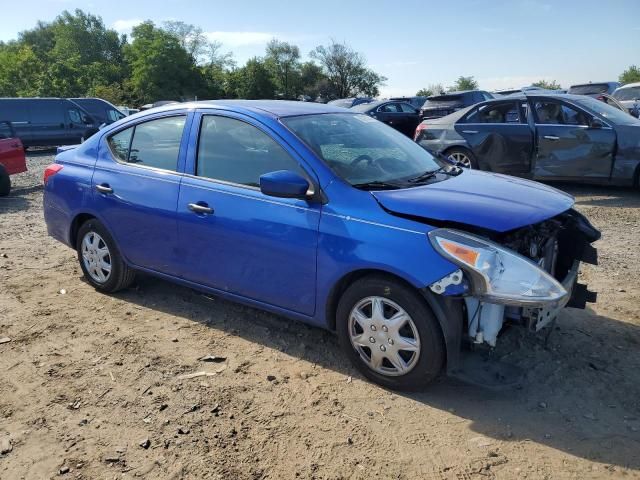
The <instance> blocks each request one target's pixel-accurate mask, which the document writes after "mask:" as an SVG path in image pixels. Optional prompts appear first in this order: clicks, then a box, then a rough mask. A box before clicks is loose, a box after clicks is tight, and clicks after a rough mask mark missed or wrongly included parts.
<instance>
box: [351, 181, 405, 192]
mask: <svg viewBox="0 0 640 480" xmlns="http://www.w3.org/2000/svg"><path fill="white" fill-rule="evenodd" d="M353 186H354V187H355V188H359V189H361V190H371V189H378V190H394V189H398V188H404V186H403V185H399V184H397V183H391V182H380V181H378V180H375V181H373V182H363V183H354V184H353Z"/></svg>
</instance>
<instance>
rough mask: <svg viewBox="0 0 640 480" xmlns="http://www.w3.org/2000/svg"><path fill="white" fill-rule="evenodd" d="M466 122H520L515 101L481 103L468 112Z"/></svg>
mask: <svg viewBox="0 0 640 480" xmlns="http://www.w3.org/2000/svg"><path fill="white" fill-rule="evenodd" d="M466 123H521V121H520V113H519V112H518V105H517V104H516V103H515V102H509V103H499V104H495V103H492V104H489V105H481V106H480V107H479V108H477V109H476V110H474V111H473V112H471V113H470V114H469V116H468V117H467V119H466Z"/></svg>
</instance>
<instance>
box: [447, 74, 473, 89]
mask: <svg viewBox="0 0 640 480" xmlns="http://www.w3.org/2000/svg"><path fill="white" fill-rule="evenodd" d="M477 89H478V82H476V79H475V78H473V77H472V76H469V77H464V76H460V77H458V80H456V82H455V83H454V84H453V86H452V87H450V88H449V90H454V91H459V90H477Z"/></svg>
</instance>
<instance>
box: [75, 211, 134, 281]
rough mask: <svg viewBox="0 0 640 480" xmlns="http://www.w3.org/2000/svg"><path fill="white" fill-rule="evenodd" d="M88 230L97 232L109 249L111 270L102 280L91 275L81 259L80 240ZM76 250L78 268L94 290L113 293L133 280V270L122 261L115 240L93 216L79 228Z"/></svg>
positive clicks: (81, 240)
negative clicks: (104, 279)
mask: <svg viewBox="0 0 640 480" xmlns="http://www.w3.org/2000/svg"><path fill="white" fill-rule="evenodd" d="M90 232H95V233H97V234H98V235H99V236H100V237H101V238H102V241H103V242H104V244H106V247H107V248H108V250H109V255H110V261H111V272H110V274H109V276H108V278H107V279H106V281H104V282H99V281H97V280H96V279H94V278H93V277H92V276H91V274H90V273H89V271H88V270H87V267H86V265H85V262H84V260H83V253H82V248H83V247H82V242H83V239H84V238H85V235H87V234H88V233H90ZM76 250H77V252H78V262H79V263H80V268H82V273H84V277H85V278H86V279H87V281H88V282H89V283H90V284H91V285H93V286H94V288H95V289H96V290H99V291H101V292H105V293H114V292H117V291H118V290H122V289H125V288H127V287H129V286H131V284H132V283H133V281H134V280H135V275H136V272H135V270H133V269H132V268H130V267H129V266H128V265H127V264H126V263H125V262H124V260H123V259H122V255H121V254H120V250H119V249H118V246H117V245H116V242H115V240H114V239H113V237H112V236H111V235H110V234H109V231H108V230H107V229H106V228H105V227H104V226H103V225H102V224H101V223H100V222H99V221H98V220H96V219H95V218H93V219H91V220H87V221H86V222H85V223H83V224H82V226H81V227H80V228H79V230H78V236H77V238H76Z"/></svg>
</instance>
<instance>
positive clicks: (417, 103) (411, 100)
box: [389, 97, 427, 110]
mask: <svg viewBox="0 0 640 480" xmlns="http://www.w3.org/2000/svg"><path fill="white" fill-rule="evenodd" d="M389 100H393V101H394V102H405V103H408V104H409V105H411V106H412V107H414V108H417V109H418V110H419V109H421V108H422V106H423V105H424V102H426V101H427V97H391V98H389Z"/></svg>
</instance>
